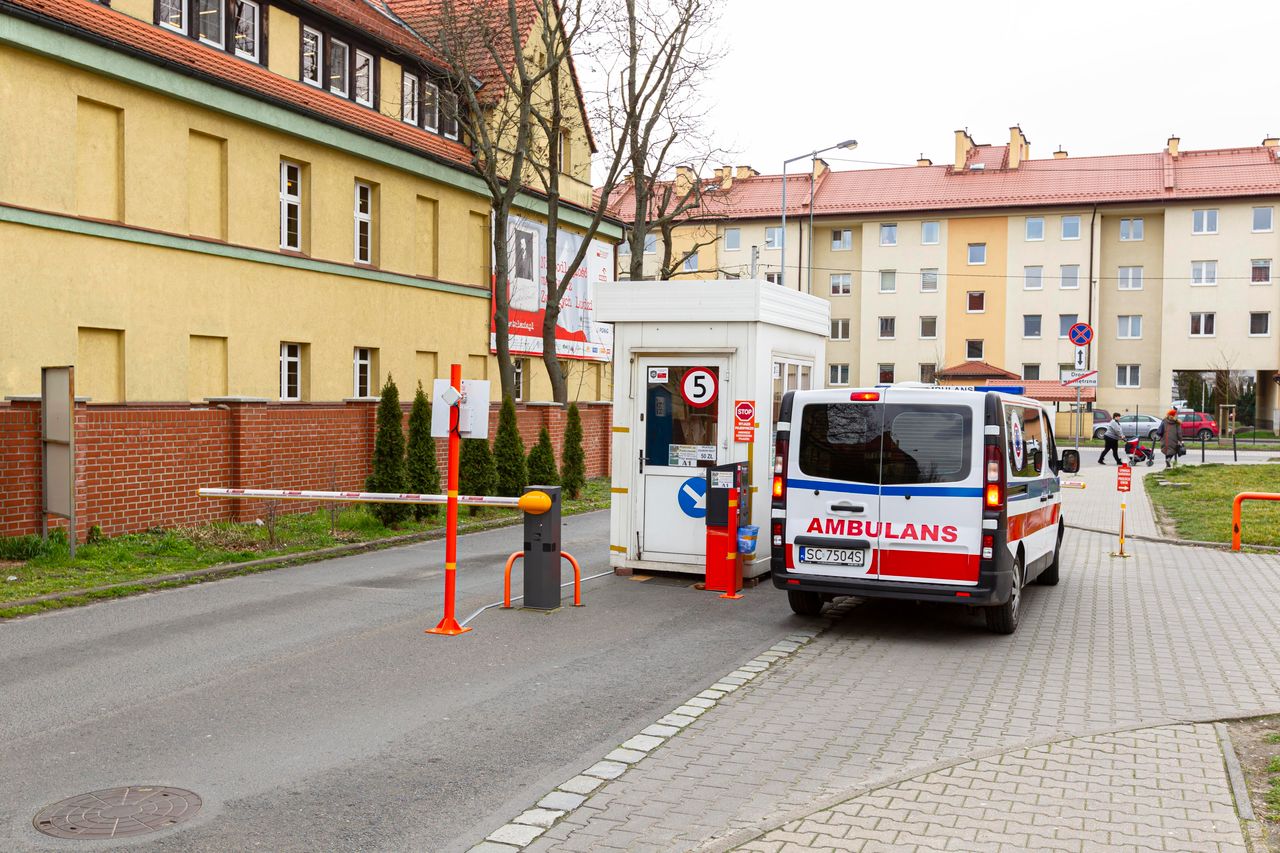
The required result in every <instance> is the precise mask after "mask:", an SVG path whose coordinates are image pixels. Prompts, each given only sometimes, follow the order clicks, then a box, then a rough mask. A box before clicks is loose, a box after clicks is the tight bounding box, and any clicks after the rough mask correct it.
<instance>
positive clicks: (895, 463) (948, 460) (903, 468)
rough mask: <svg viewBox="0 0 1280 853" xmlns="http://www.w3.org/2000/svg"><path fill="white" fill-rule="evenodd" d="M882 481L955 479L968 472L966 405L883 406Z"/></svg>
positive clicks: (903, 482)
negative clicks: (884, 427) (884, 425)
mask: <svg viewBox="0 0 1280 853" xmlns="http://www.w3.org/2000/svg"><path fill="white" fill-rule="evenodd" d="M885 421H886V425H887V427H888V429H887V431H886V440H885V443H884V448H885V449H884V470H883V471H882V473H881V477H882V480H881V482H882V483H884V484H885V485H890V486H891V485H910V484H912V483H954V482H956V481H959V480H964V479H966V478H968V476H969V457H970V455H971V445H972V444H973V442H972V441H970V440H969V436H970V431H969V428H970V424H971V423H972V421H973V414H972V412H971V411H970V409H969V407H968V406H910V405H894V404H890V405H888V406H886V407H885Z"/></svg>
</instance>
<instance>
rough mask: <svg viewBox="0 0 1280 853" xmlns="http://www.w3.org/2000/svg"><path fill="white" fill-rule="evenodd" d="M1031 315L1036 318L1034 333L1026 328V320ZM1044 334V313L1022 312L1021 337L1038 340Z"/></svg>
mask: <svg viewBox="0 0 1280 853" xmlns="http://www.w3.org/2000/svg"><path fill="white" fill-rule="evenodd" d="M1032 317H1035V318H1036V325H1037V326H1038V328H1037V329H1036V333H1035V334H1034V335H1033V334H1031V333H1030V332H1029V331H1028V330H1027V321H1028V320H1030V319H1031V318H1032ZM1043 335H1044V315H1043V314H1023V315H1022V337H1023V338H1024V339H1025V340H1029V341H1038V340H1040V338H1041V337H1042V336H1043Z"/></svg>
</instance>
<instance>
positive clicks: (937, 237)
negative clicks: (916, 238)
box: [920, 219, 942, 246]
mask: <svg viewBox="0 0 1280 853" xmlns="http://www.w3.org/2000/svg"><path fill="white" fill-rule="evenodd" d="M930 225H932V226H933V228H934V231H935V233H934V235H933V239H932V240H930V239H928V238H927V235H928V233H929V226H930ZM941 242H942V223H941V222H940V221H939V220H937V219H926V220H924V221H923V222H921V223H920V245H921V246H936V245H938V244H939V243H941Z"/></svg>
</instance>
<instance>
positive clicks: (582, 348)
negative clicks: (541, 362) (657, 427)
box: [489, 215, 613, 361]
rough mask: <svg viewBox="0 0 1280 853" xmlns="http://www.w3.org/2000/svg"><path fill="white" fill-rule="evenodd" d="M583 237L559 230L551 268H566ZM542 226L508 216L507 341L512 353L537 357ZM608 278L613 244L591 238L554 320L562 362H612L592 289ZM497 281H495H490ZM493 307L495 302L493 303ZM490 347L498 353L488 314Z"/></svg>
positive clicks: (543, 275) (543, 273)
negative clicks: (598, 318) (554, 263)
mask: <svg viewBox="0 0 1280 853" xmlns="http://www.w3.org/2000/svg"><path fill="white" fill-rule="evenodd" d="M581 245H582V238H581V237H580V236H578V235H576V234H572V233H570V232H568V231H564V230H563V229H561V230H559V231H558V236H557V238H556V269H557V271H558V274H559V275H564V271H565V270H567V269H568V268H569V264H570V263H571V262H572V261H573V258H574V256H575V255H577V254H578V247H580V246H581ZM546 251H547V226H546V225H544V224H543V223H541V222H537V221H535V220H532V219H524V218H523V217H519V216H515V215H512V216H511V218H510V219H509V220H508V222H507V265H508V270H509V275H508V283H507V298H508V304H509V306H510V307H509V310H508V321H507V329H508V339H509V341H510V346H511V353H512V355H534V356H538V355H542V321H543V318H544V316H545V315H546V310H547V293H548V292H549V291H550V288H548V286H547V264H546V261H545V253H546ZM612 278H613V246H611V245H609V244H608V243H602V242H600V241H598V240H592V241H591V245H590V246H589V247H588V249H587V254H586V257H585V259H584V260H583V263H582V266H580V267H578V269H577V271H576V272H575V273H574V275H573V280H572V282H571V283H570V284H569V289H568V290H566V291H565V294H564V298H563V299H562V300H561V301H560V316H559V317H558V318H557V319H556V353H557V354H558V355H559V356H561V357H562V358H579V359H586V360H587V361H610V360H612V359H613V325H612V324H610V323H597V322H596V319H595V316H596V312H595V299H594V288H595V285H596V283H597V282H604V281H610V280H612ZM495 283H496V282H495ZM495 304H496V303H495ZM489 323H490V325H489V349H490V351H491V352H497V349H498V341H497V328H496V326H495V325H494V320H493V315H492V312H491V313H490V321H489Z"/></svg>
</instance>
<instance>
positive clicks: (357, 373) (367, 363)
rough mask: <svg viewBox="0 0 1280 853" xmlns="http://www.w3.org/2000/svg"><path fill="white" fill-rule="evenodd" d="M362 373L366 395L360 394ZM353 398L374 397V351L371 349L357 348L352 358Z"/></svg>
mask: <svg viewBox="0 0 1280 853" xmlns="http://www.w3.org/2000/svg"><path fill="white" fill-rule="evenodd" d="M361 373H363V375H364V393H363V394H361V393H360V379H361ZM351 396H352V397H357V398H362V397H372V396H374V393H373V350H372V349H370V348H369V347H356V348H355V351H354V352H353V353H352V356H351Z"/></svg>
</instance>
